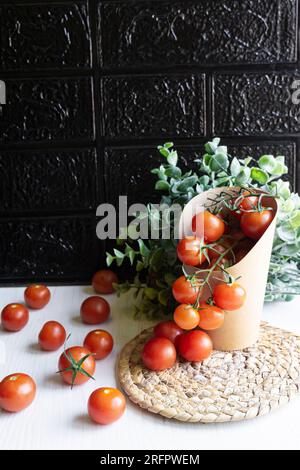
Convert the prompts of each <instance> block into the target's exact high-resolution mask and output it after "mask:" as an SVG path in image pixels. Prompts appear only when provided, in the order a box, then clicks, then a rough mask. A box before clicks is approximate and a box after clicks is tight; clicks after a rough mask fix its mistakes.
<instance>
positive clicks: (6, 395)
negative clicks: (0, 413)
mask: <svg viewBox="0 0 300 470" xmlns="http://www.w3.org/2000/svg"><path fill="white" fill-rule="evenodd" d="M35 393H36V385H35V382H34V380H33V379H32V378H31V377H30V376H29V375H27V374H22V373H19V372H18V373H16V374H11V375H8V376H7V377H5V378H4V379H3V380H2V381H1V382H0V408H2V409H3V410H6V411H11V412H14V413H16V412H18V411H21V410H23V409H24V408H27V406H29V405H30V404H31V403H32V402H33V400H34V397H35Z"/></svg>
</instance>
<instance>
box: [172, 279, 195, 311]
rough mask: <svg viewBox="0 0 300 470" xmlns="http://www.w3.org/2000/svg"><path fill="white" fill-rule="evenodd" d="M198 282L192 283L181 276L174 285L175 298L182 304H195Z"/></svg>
mask: <svg viewBox="0 0 300 470" xmlns="http://www.w3.org/2000/svg"><path fill="white" fill-rule="evenodd" d="M198 289H199V287H197V281H193V282H192V281H190V280H189V279H187V278H186V277H185V276H180V277H179V278H178V279H176V281H175V282H174V283H173V286H172V292H173V297H174V299H175V300H177V302H179V303H180V304H194V303H195V302H196V300H197V295H198Z"/></svg>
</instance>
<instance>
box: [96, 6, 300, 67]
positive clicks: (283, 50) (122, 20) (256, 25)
mask: <svg viewBox="0 0 300 470" xmlns="http://www.w3.org/2000/svg"><path fill="white" fill-rule="evenodd" d="M296 12H297V0H277V1H274V0H243V1H240V0H214V1H212V0H201V1H196V0H194V1H189V0H186V1H175V2H172V1H164V0H159V1H153V2H152V1H145V2H143V1H137V2H131V1H126V0H125V1H114V2H110V1H103V2H100V5H99V13H98V15H99V19H98V43H99V44H100V57H101V62H102V64H103V66H104V67H138V66H145V65H146V66H151V65H162V66H164V65H171V66H172V65H179V64H183V65H185V64H186V65H191V64H197V65H203V64H230V63H232V64H239V63H288V62H295V61H296V44H297V42H296V31H297V17H296Z"/></svg>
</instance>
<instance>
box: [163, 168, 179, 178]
mask: <svg viewBox="0 0 300 470" xmlns="http://www.w3.org/2000/svg"><path fill="white" fill-rule="evenodd" d="M165 174H166V176H168V177H169V178H180V176H181V174H182V173H181V169H180V168H178V166H171V167H169V168H167V169H166V171H165Z"/></svg>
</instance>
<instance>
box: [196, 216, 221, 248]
mask: <svg viewBox="0 0 300 470" xmlns="http://www.w3.org/2000/svg"><path fill="white" fill-rule="evenodd" d="M225 227H226V225H225V223H224V221H223V220H222V219H221V217H217V216H216V215H214V214H211V213H210V212H209V211H204V212H200V213H199V214H196V215H194V217H193V219H192V230H193V232H194V234H195V235H196V237H198V238H200V239H203V238H204V240H205V241H206V242H208V243H212V242H215V241H217V240H219V239H220V238H221V237H222V235H223V234H224V231H225Z"/></svg>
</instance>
